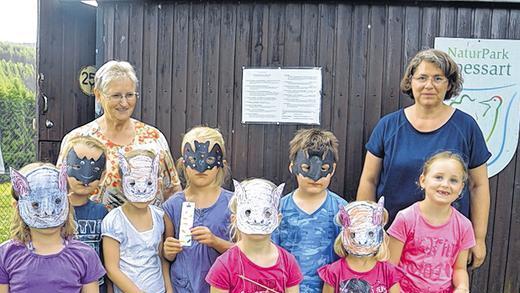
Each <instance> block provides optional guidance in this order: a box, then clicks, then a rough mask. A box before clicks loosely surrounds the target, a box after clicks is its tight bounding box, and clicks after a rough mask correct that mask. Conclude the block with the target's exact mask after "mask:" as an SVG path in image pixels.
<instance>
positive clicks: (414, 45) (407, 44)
mask: <svg viewBox="0 0 520 293" xmlns="http://www.w3.org/2000/svg"><path fill="white" fill-rule="evenodd" d="M419 17H420V9H419V8H418V7H413V6H407V7H406V10H405V20H404V47H403V57H402V59H401V60H402V63H403V67H404V68H403V71H402V73H404V69H405V68H406V66H407V65H408V62H410V60H411V59H412V58H413V56H415V54H417V52H418V51H419V41H420V36H419V31H420V24H421V22H420V18H419ZM411 104H413V98H412V97H409V96H407V95H404V94H402V95H400V97H399V106H400V108H404V107H407V106H409V105H411Z"/></svg>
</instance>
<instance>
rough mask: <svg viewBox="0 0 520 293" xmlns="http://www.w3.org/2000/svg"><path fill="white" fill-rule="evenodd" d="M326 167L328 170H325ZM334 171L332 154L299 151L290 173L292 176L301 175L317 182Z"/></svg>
mask: <svg viewBox="0 0 520 293" xmlns="http://www.w3.org/2000/svg"><path fill="white" fill-rule="evenodd" d="M326 165H328V168H326ZM333 171H334V154H332V152H331V151H327V152H326V153H325V154H324V152H323V151H311V150H309V151H308V155H307V153H306V152H305V151H303V150H300V151H298V152H297V153H296V158H295V159H294V162H293V166H292V173H293V174H294V175H298V174H301V175H302V176H304V177H307V178H310V179H312V180H314V181H318V180H320V179H321V178H323V177H327V175H329V174H330V173H332V172H333Z"/></svg>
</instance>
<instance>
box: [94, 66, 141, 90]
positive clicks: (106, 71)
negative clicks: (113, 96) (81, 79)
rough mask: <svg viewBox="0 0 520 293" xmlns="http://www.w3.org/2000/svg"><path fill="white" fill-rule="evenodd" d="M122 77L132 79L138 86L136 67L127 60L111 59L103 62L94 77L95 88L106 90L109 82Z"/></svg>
mask: <svg viewBox="0 0 520 293" xmlns="http://www.w3.org/2000/svg"><path fill="white" fill-rule="evenodd" d="M121 78H128V79H130V80H131V81H132V82H133V83H134V84H135V85H136V86H137V82H138V80H137V76H136V74H135V70H134V67H133V66H132V65H131V64H130V63H128V62H126V61H116V60H110V61H108V62H106V63H105V64H103V66H101V67H100V68H99V69H98V71H97V72H96V75H95V77H94V89H96V90H99V91H101V92H105V90H106V88H107V86H108V84H110V83H111V82H112V81H113V80H118V79H121Z"/></svg>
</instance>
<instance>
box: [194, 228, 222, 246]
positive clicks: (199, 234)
mask: <svg viewBox="0 0 520 293" xmlns="http://www.w3.org/2000/svg"><path fill="white" fill-rule="evenodd" d="M191 237H193V239H194V240H197V241H198V242H199V243H201V244H205V245H207V246H209V247H213V246H214V245H215V241H216V237H215V235H213V233H211V230H210V229H209V228H208V227H206V226H197V227H193V228H191Z"/></svg>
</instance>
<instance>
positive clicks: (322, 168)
mask: <svg viewBox="0 0 520 293" xmlns="http://www.w3.org/2000/svg"><path fill="white" fill-rule="evenodd" d="M329 169H330V165H329V164H323V165H321V171H323V172H327V171H329Z"/></svg>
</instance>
